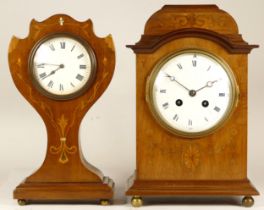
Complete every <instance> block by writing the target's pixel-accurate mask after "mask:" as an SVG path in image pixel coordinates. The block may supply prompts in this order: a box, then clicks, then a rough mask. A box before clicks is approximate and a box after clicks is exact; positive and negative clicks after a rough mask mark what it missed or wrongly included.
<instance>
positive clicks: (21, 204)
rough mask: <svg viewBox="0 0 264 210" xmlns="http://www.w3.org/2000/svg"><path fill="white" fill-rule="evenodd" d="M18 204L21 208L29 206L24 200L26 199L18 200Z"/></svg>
mask: <svg viewBox="0 0 264 210" xmlns="http://www.w3.org/2000/svg"><path fill="white" fill-rule="evenodd" d="M17 203H18V205H19V206H25V205H27V201H26V200H24V199H18V200H17Z"/></svg>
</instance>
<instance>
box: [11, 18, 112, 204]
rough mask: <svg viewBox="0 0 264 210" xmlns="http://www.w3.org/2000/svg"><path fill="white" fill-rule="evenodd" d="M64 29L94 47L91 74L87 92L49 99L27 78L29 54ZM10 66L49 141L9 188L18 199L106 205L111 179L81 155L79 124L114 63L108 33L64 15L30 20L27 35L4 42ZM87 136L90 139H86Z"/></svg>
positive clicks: (101, 92)
mask: <svg viewBox="0 0 264 210" xmlns="http://www.w3.org/2000/svg"><path fill="white" fill-rule="evenodd" d="M57 33H60V34H63V33H65V34H69V35H71V36H73V37H76V38H81V39H82V40H84V41H86V42H88V43H89V45H90V46H91V48H92V49H93V51H94V53H95V56H96V60H97V69H96V76H95V79H94V81H93V83H92V85H91V86H90V87H89V89H88V90H87V91H85V92H84V93H83V94H82V95H80V96H78V97H77V98H73V99H69V100H53V99H50V98H48V97H46V96H45V95H43V94H41V92H40V91H38V90H37V89H36V87H35V86H34V85H33V83H32V79H31V77H30V75H29V70H28V66H29V59H30V58H29V56H30V53H31V50H32V49H33V48H34V46H35V45H36V44H37V43H38V41H39V40H41V39H43V38H45V37H47V36H50V35H53V34H57ZM8 56H9V66H10V71H11V75H12V78H13V81H14V83H15V85H16V87H17V89H18V90H19V91H20V93H21V94H22V95H23V96H24V98H25V99H26V100H27V101H28V102H29V103H30V104H31V105H32V106H33V107H34V108H35V109H36V111H37V112H38V113H39V115H40V116H41V117H42V119H43V120H44V123H45V126H46V129H47V136H48V145H47V151H46V158H45V160H44V162H43V164H42V166H41V167H40V168H39V169H38V170H37V171H36V172H35V173H33V174H32V175H31V176H29V177H27V178H26V179H25V181H24V182H22V183H21V184H20V185H19V186H17V188H16V189H15V191H14V198H15V199H18V201H19V204H21V205H23V204H26V203H27V202H32V201H33V202H34V201H61V202H65V201H73V202H80V201H88V200H95V199H101V204H107V203H108V201H109V199H111V198H112V197H113V187H114V183H113V181H112V180H111V179H110V178H108V177H104V176H103V174H102V173H101V172H100V171H99V170H98V169H97V168H95V167H94V166H92V165H91V164H89V163H88V162H87V161H86V160H85V158H84V157H83V155H82V151H81V147H80V144H79V127H80V123H81V121H82V119H83V117H84V116H85V114H86V112H87V111H88V110H89V109H90V108H91V106H92V105H93V104H94V103H95V102H96V100H97V99H98V98H99V97H100V96H101V95H102V94H103V92H104V91H105V89H106V88H107V86H108V85H109V83H110V81H111V79H112V76H113V72H114V67H115V49H114V44H113V40H112V37H111V35H109V36H107V37H106V38H98V37H96V35H95V34H94V32H93V25H92V21H91V20H88V21H85V22H78V21H76V20H74V19H72V18H71V17H69V16H67V15H63V14H58V15H54V16H52V17H50V18H48V19H47V20H45V21H43V22H37V21H35V20H32V22H31V24H30V33H29V35H28V37H26V38H24V39H19V38H16V37H13V38H12V40H11V43H10V46H9V55H8ZM90 140H92V139H90Z"/></svg>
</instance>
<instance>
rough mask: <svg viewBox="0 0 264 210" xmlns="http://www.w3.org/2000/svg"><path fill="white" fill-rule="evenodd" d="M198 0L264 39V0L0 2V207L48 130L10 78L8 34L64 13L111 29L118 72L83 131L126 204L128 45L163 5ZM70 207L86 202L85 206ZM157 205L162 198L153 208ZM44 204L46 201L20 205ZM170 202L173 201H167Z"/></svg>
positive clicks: (255, 85) (258, 70)
mask: <svg viewBox="0 0 264 210" xmlns="http://www.w3.org/2000/svg"><path fill="white" fill-rule="evenodd" d="M202 3H203V4H206V3H207V4H217V5H218V6H219V7H220V8H221V9H223V10H225V11H227V12H229V13H230V14H231V15H232V16H233V17H234V18H235V20H236V21H237V23H238V26H239V29H240V33H242V34H243V38H244V39H245V40H246V41H248V42H249V43H250V44H259V45H260V46H263V45H264V27H263V20H264V12H263V8H264V1H262V0H243V1H237V0H211V1H209V0H203V1H201V0H178V1H177V0H174V1H173V0H133V1H129V0H111V1H107V0H74V1H69V0H68V1H67V0H57V1H54V0H45V1H36V0H25V1H20V0H7V1H4V0H1V1H0V11H1V12H0V17H1V18H0V29H1V31H0V79H1V80H0V108H1V109H0V116H1V117H0V133H1V140H0V209H18V208H19V207H17V206H16V201H14V200H12V190H13V188H14V187H15V186H16V185H17V184H18V183H19V182H20V181H22V180H23V179H24V178H25V177H26V176H28V175H30V174H31V173H32V172H33V171H34V170H36V169H37V168H38V167H39V166H40V165H41V163H42V161H43V160H44V156H45V150H46V137H47V136H46V131H45V127H44V123H43V122H42V120H41V118H40V117H39V115H38V114H37V113H36V112H35V110H34V109H33V108H32V107H31V106H30V105H29V104H28V103H27V102H26V101H25V100H24V98H23V97H22V96H21V95H20V94H19V92H18V91H17V90H16V88H15V86H14V84H13V82H12V80H11V76H10V73H9V69H8V63H7V52H8V45H9V41H10V39H11V37H12V35H16V36H17V37H20V38H23V37H26V36H27V35H28V30H29V23H30V21H31V19H33V18H35V19H36V20H38V21H42V20H44V19H46V18H48V17H49V16H51V15H54V14H56V13H65V14H68V15H70V16H72V17H73V18H74V19H76V20H79V21H84V20H87V19H89V18H91V19H92V21H93V23H94V31H95V33H96V34H97V36H106V35H108V34H109V33H111V34H112V35H113V39H114V42H115V48H116V69H115V74H114V77H113V80H112V82H111V84H110V86H109V87H108V89H107V90H106V92H105V93H104V94H103V96H102V97H101V98H100V99H99V100H98V101H97V103H96V104H95V105H94V106H93V107H92V108H91V110H90V111H89V113H88V114H87V115H86V117H85V118H84V120H83V122H82V126H81V132H80V138H81V144H82V148H83V153H84V155H85V157H86V158H87V160H88V161H89V162H90V163H92V164H94V165H95V166H96V167H98V168H99V169H101V170H102V171H103V172H104V174H105V175H108V176H110V177H111V178H113V179H114V181H115V183H116V195H115V199H116V200H117V201H116V202H117V203H124V202H125V196H124V191H125V186H126V179H127V178H128V177H129V176H130V175H131V174H132V173H133V171H134V169H135V56H134V53H133V52H132V51H131V50H130V49H127V48H126V47H125V45H126V44H134V43H135V42H137V41H138V40H139V39H140V36H141V34H142V33H143V29H144V25H145V22H146V21H147V19H148V18H149V17H150V15H152V14H153V13H154V12H155V11H157V10H158V9H160V8H161V7H162V6H163V5H164V4H202ZM263 55H264V48H259V49H255V50H253V51H252V53H251V54H250V56H249V145H248V147H249V151H248V156H249V158H248V170H249V178H250V179H251V180H252V182H253V183H254V184H255V186H256V187H257V188H258V189H259V190H260V191H263V192H264V186H263V185H264V180H263V172H264V164H263V161H264V153H263V152H262V149H263V148H264V142H263V137H262V131H263V128H264V126H263V119H264V111H263V107H264V94H263V90H264V82H263V79H264V71H263V59H264V57H263ZM188 203H191V201H190V202H187V204H188ZM1 205H4V207H5V208H2V207H1ZM179 205H181V204H179ZM68 207H69V208H74V209H84V208H85V209H87V207H89V205H88V206H71V205H70V206H68ZM127 207H129V205H125V206H123V205H121V204H119V205H118V206H112V207H111V208H127ZM152 207H153V206H152ZM159 207H160V205H159V206H157V207H153V208H159ZM185 207H186V208H188V205H181V208H185ZM200 207H201V208H203V209H204V208H208V209H209V208H211V207H210V206H200ZM214 207H216V208H217V207H218V206H217V205H214ZM220 207H223V206H220ZM220 207H219V208H220ZM42 208H49V207H48V206H39V205H34V206H27V207H25V209H42ZM55 208H58V209H60V208H63V209H65V206H64V207H63V206H58V205H56V206H55V207H52V209H55ZM92 208H95V206H92ZM98 208H100V207H98ZM167 208H175V206H173V205H168V206H167ZM227 208H230V209H231V208H236V207H234V206H227ZM255 208H258V209H262V208H263V209H264V199H263V198H262V197H261V196H260V197H258V198H256V205H255Z"/></svg>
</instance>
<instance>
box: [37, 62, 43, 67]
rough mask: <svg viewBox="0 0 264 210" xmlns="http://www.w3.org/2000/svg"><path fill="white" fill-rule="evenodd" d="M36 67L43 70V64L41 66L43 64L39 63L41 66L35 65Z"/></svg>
mask: <svg viewBox="0 0 264 210" xmlns="http://www.w3.org/2000/svg"><path fill="white" fill-rule="evenodd" d="M36 67H37V68H44V64H43V63H41V64H37V65H36Z"/></svg>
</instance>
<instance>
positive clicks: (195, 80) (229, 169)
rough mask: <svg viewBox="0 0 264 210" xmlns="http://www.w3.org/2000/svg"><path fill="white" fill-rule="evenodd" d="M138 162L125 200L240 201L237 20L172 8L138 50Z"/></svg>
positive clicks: (250, 190) (153, 21)
mask: <svg viewBox="0 0 264 210" xmlns="http://www.w3.org/2000/svg"><path fill="white" fill-rule="evenodd" d="M128 47H129V48H131V49H132V50H133V51H134V52H135V54H136V64H137V69H136V74H137V76H136V83H137V96H136V101H137V102H136V103H137V105H136V107H137V117H136V122H137V126H136V129H137V135H136V136H137V139H136V141H137V142H136V143H137V151H136V153H137V161H136V171H135V174H134V175H133V176H132V177H131V179H130V180H129V183H130V187H129V189H128V191H127V193H126V194H127V195H130V196H133V197H132V204H133V205H134V206H140V205H142V202H143V201H142V197H145V196H164V195H166V196H173V195H174V196H176V195H237V196H241V195H242V196H245V198H244V199H243V202H242V203H243V205H245V206H250V205H253V198H252V197H251V196H252V195H258V192H257V190H256V189H255V188H254V187H253V185H252V184H251V183H250V181H249V180H248V178H247V99H248V97H247V93H248V91H247V80H248V77H247V66H248V64H247V56H248V54H249V53H250V51H251V50H252V49H253V48H256V47H258V46H257V45H249V44H248V43H247V42H245V41H244V40H243V39H242V36H241V35H240V34H239V32H238V27H237V24H236V22H235V20H234V19H233V18H232V17H231V16H230V15H229V14H228V13H227V12H225V11H223V10H220V9H219V8H218V7H217V6H215V5H166V6H164V7H162V8H161V9H160V10H159V11H157V12H155V13H154V14H153V15H152V16H151V17H150V18H149V19H148V21H147V22H146V25H145V31H144V34H143V35H142V36H141V39H140V40H139V42H137V43H136V44H135V45H128Z"/></svg>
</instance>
